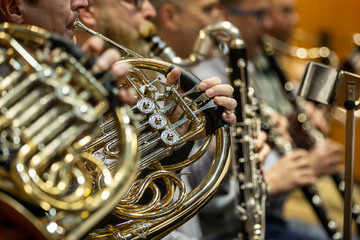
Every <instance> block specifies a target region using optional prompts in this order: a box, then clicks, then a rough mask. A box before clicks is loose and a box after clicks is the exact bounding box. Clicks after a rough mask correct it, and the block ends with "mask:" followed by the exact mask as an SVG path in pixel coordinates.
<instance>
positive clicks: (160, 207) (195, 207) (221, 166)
mask: <svg viewBox="0 0 360 240" xmlns="http://www.w3.org/2000/svg"><path fill="white" fill-rule="evenodd" d="M74 28H75V29H78V30H81V31H85V32H88V33H89V34H91V35H96V36H99V37H101V38H103V39H104V41H106V42H108V43H109V44H110V45H111V46H113V47H115V48H117V49H119V50H120V51H121V52H123V56H124V58H123V59H122V60H120V62H121V63H128V64H129V65H130V74H129V75H128V76H127V78H126V79H125V81H124V83H123V84H121V85H120V86H119V88H124V89H128V88H131V89H134V90H135V92H136V95H137V99H136V101H137V102H136V104H135V105H134V106H132V107H131V110H132V112H133V113H134V115H135V116H137V118H138V121H139V124H138V126H137V134H138V154H139V156H140V160H139V162H138V164H137V169H138V172H137V180H136V181H135V182H134V183H133V185H132V187H131V188H130V190H129V191H128V192H127V194H126V195H125V197H124V198H123V199H122V200H121V201H120V202H119V204H118V205H117V207H116V209H115V210H114V211H113V212H112V218H111V219H110V220H109V221H107V222H104V223H102V227H100V228H98V229H96V230H94V231H92V232H91V233H90V234H89V235H88V237H87V239H140V238H144V239H158V238H161V237H163V236H165V235H167V234H168V233H170V232H171V231H172V230H174V229H176V228H177V227H179V226H180V225H182V224H183V223H185V222H186V221H187V220H189V219H190V218H191V217H193V216H194V215H195V214H196V213H197V212H198V211H199V210H200V209H201V208H202V207H203V206H204V205H205V204H206V203H207V202H208V201H209V200H210V198H211V197H212V196H213V195H214V194H215V192H216V190H217V189H218V188H219V186H220V183H221V182H222V180H223V179H224V177H225V175H226V173H227V171H228V167H229V164H230V157H229V153H230V145H231V138H230V132H229V126H228V125H227V124H224V123H223V122H222V120H220V119H221V116H220V114H221V109H220V108H218V107H217V106H216V105H215V104H214V101H213V99H209V98H207V97H206V95H205V93H204V92H201V91H199V90H198V87H197V86H198V84H199V83H200V80H199V79H198V78H196V77H195V76H193V75H192V74H190V73H188V72H186V71H184V70H182V69H181V68H180V70H181V77H180V80H179V81H178V84H176V85H172V86H169V85H167V84H166V75H167V74H168V73H169V72H170V71H171V70H172V69H173V68H174V67H175V66H174V65H173V64H171V63H167V62H164V61H160V60H156V59H152V58H144V57H141V56H139V54H137V53H134V52H132V51H131V50H129V49H127V48H125V47H123V46H121V45H119V44H117V43H114V42H113V41H112V40H111V39H109V38H107V37H105V36H103V35H101V34H100V33H97V32H94V31H93V30H91V29H89V28H87V27H86V26H84V25H83V24H82V23H81V22H80V21H79V20H77V21H76V22H75V25H74ZM154 74H155V75H156V76H155V77H152V76H153V75H154ZM113 122H114V121H113V119H111V118H110V119H108V121H106V122H104V124H105V125H106V126H111V125H112V124H113ZM109 129H111V127H110V128H109ZM204 132H205V133H206V135H207V137H206V140H205V143H204V145H203V146H202V147H201V148H200V150H199V151H198V152H197V153H195V154H194V155H191V156H189V157H188V158H187V157H182V156H184V155H187V151H188V150H190V149H191V147H192V141H193V140H194V139H197V138H199V137H200V136H202V134H203V133H204ZM104 133H105V134H104V136H107V135H108V134H107V133H110V131H109V130H106V131H105V132H104ZM213 135H215V141H216V145H217V147H216V153H215V160H214V162H213V165H212V166H211V168H210V169H209V171H208V174H207V175H206V177H205V178H204V180H203V181H202V182H201V183H200V184H199V185H198V186H197V187H196V188H195V189H192V190H188V189H187V187H186V185H185V183H184V182H183V180H182V178H181V176H182V174H185V173H182V169H184V168H185V167H187V166H189V165H191V164H193V163H194V162H195V161H197V160H198V159H199V158H200V157H201V156H202V155H203V154H204V153H205V152H206V150H207V149H208V148H209V145H210V142H211V141H212V139H213ZM94 153H95V154H96V151H95V152H94ZM100 158H101V156H100ZM109 166H110V165H109Z"/></svg>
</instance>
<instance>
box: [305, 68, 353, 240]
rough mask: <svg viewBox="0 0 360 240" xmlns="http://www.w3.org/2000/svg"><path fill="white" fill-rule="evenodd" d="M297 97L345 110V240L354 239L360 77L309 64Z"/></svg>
mask: <svg viewBox="0 0 360 240" xmlns="http://www.w3.org/2000/svg"><path fill="white" fill-rule="evenodd" d="M298 95H299V96H301V97H304V98H305V99H308V100H311V101H315V102H319V103H323V104H327V105H335V106H339V107H342V108H345V109H346V139H345V140H346V142H345V199H344V231H343V232H344V235H343V239H344V240H350V239H351V230H352V214H351V208H352V193H353V174H354V173H353V166H354V142H355V115H354V113H355V110H357V109H359V108H360V104H359V99H360V76H359V75H356V74H353V73H350V72H346V71H339V70H336V69H334V68H331V67H328V66H326V65H323V64H320V63H315V62H308V63H307V64H306V68H305V72H304V76H303V79H302V81H301V85H300V89H299V92H298Z"/></svg>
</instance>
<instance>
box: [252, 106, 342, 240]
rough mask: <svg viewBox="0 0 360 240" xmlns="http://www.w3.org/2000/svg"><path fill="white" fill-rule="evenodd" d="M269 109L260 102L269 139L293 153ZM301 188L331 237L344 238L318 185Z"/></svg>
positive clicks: (279, 150) (280, 148)
mask: <svg viewBox="0 0 360 240" xmlns="http://www.w3.org/2000/svg"><path fill="white" fill-rule="evenodd" d="M269 109H270V107H269V106H267V105H266V104H264V103H262V104H259V107H258V113H259V116H260V119H261V125H262V128H263V129H264V130H265V131H266V132H267V134H268V140H269V142H270V143H271V145H272V146H273V147H274V148H275V149H276V150H277V151H278V152H279V153H280V154H281V155H287V154H291V152H292V151H293V150H294V147H293V145H292V143H291V142H290V141H289V140H287V139H286V138H285V137H284V136H283V135H282V134H281V133H280V132H279V131H278V129H277V128H276V126H275V124H274V123H273V121H272V120H271V118H270V114H269V112H270V111H269ZM300 189H301V191H302V192H303V194H304V195H305V198H306V199H307V200H308V201H309V203H310V205H311V207H312V209H313V210H314V212H315V213H316V215H317V217H318V219H319V221H320V223H321V224H322V226H323V227H324V229H325V231H326V233H327V235H328V236H329V238H330V239H333V240H340V239H341V238H342V233H341V231H340V230H339V229H338V225H337V223H336V222H335V221H334V220H333V219H330V218H329V216H328V211H327V209H326V206H325V204H324V201H323V199H322V197H321V195H320V194H319V191H318V189H317V187H316V185H309V186H304V187H301V188H300Z"/></svg>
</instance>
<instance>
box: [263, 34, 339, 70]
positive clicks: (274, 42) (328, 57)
mask: <svg viewBox="0 0 360 240" xmlns="http://www.w3.org/2000/svg"><path fill="white" fill-rule="evenodd" d="M264 41H265V42H266V43H268V44H270V45H271V47H272V48H274V49H275V50H277V51H280V52H281V53H284V54H287V55H289V56H291V57H294V58H298V59H304V60H308V61H315V60H320V61H323V62H324V63H325V64H327V65H329V66H332V67H337V66H339V57H338V56H337V54H336V53H335V52H334V51H333V50H331V49H330V48H328V47H326V46H320V47H313V48H302V47H298V46H295V45H291V44H289V43H286V42H283V41H281V40H279V39H277V38H275V37H273V36H271V35H265V37H264Z"/></svg>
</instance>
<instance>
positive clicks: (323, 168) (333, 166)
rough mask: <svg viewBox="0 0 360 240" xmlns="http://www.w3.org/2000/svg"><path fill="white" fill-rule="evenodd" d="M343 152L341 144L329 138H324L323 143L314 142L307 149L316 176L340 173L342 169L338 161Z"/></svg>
mask: <svg viewBox="0 0 360 240" xmlns="http://www.w3.org/2000/svg"><path fill="white" fill-rule="evenodd" d="M343 152H344V150H343V146H342V145H341V144H340V143H338V142H335V141H334V140H331V139H326V140H325V141H324V142H323V143H321V144H316V145H315V146H314V147H313V148H312V149H311V150H310V151H309V155H310V158H311V160H310V163H311V165H312V167H313V169H314V171H315V174H316V176H318V177H319V176H322V175H324V174H337V173H342V172H343V170H344V169H343V166H341V165H340V162H341V160H342V157H343Z"/></svg>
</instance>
